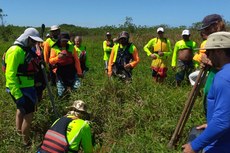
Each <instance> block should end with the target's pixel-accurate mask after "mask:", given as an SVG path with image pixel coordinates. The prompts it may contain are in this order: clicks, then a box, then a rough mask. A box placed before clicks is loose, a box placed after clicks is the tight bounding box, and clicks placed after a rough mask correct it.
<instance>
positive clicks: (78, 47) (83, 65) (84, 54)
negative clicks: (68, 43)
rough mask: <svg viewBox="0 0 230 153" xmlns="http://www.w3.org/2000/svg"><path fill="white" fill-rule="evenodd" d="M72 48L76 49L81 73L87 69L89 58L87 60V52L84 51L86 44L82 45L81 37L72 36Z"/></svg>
mask: <svg viewBox="0 0 230 153" xmlns="http://www.w3.org/2000/svg"><path fill="white" fill-rule="evenodd" d="M74 44H75V45H74V48H75V50H76V51H77V54H78V58H79V60H80V63H81V70H82V72H83V74H84V73H85V72H87V71H88V70H89V60H88V53H87V51H86V46H83V45H82V37H81V36H76V37H75V38H74Z"/></svg>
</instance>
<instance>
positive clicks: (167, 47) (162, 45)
mask: <svg viewBox="0 0 230 153" xmlns="http://www.w3.org/2000/svg"><path fill="white" fill-rule="evenodd" d="M144 51H145V52H146V54H147V56H150V55H151V54H154V55H156V56H157V58H165V57H168V56H170V55H171V54H172V47H171V42H170V40H169V39H166V38H162V39H160V38H153V39H151V40H150V41H149V42H148V43H147V44H146V45H145V46H144ZM158 51H161V52H164V55H163V57H160V56H159V55H158Z"/></svg>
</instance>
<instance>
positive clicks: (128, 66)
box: [124, 64, 132, 69]
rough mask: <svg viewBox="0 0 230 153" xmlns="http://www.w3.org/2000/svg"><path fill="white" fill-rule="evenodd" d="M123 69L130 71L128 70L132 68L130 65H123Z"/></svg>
mask: <svg viewBox="0 0 230 153" xmlns="http://www.w3.org/2000/svg"><path fill="white" fill-rule="evenodd" d="M124 68H125V69H130V68H132V66H131V64H125V66H124Z"/></svg>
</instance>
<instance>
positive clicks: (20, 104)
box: [16, 96, 26, 114]
mask: <svg viewBox="0 0 230 153" xmlns="http://www.w3.org/2000/svg"><path fill="white" fill-rule="evenodd" d="M25 102H26V100H25V97H24V96H22V97H20V98H19V99H17V100H16V105H17V109H19V110H20V112H21V113H22V114H25V109H24V108H23V105H24V104H25Z"/></svg>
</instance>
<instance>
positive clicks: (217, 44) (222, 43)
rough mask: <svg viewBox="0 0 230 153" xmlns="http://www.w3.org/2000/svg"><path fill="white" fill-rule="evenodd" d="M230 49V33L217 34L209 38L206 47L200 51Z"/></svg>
mask: <svg viewBox="0 0 230 153" xmlns="http://www.w3.org/2000/svg"><path fill="white" fill-rule="evenodd" d="M226 48H230V32H224V31H221V32H215V33H212V34H210V35H209V36H208V39H207V42H206V45H205V47H204V48H200V49H202V50H203V49H204V50H207V49H226Z"/></svg>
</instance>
